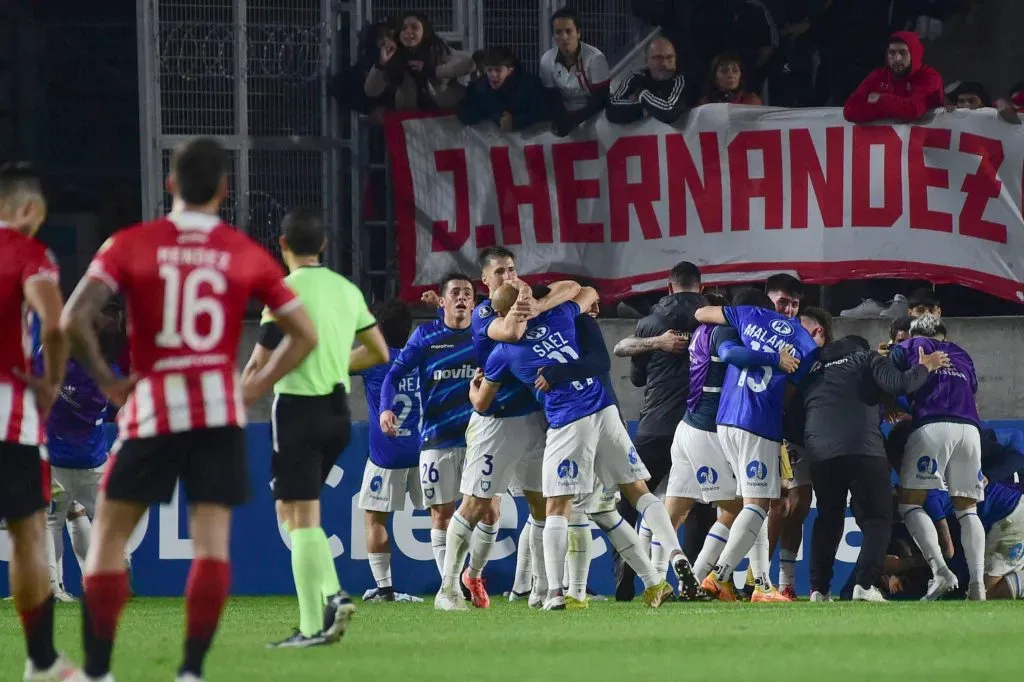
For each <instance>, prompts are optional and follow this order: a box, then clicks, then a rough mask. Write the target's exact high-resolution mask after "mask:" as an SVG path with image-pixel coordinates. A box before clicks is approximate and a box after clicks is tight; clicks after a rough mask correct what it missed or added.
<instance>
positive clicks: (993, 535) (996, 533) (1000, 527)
mask: <svg viewBox="0 0 1024 682" xmlns="http://www.w3.org/2000/svg"><path fill="white" fill-rule="evenodd" d="M1022 569H1024V504H1021V503H1020V502H1018V503H1017V507H1016V509H1014V510H1013V511H1012V512H1010V515H1009V516H1007V517H1006V518H1005V519H1003V520H1001V521H997V522H996V524H995V525H994V526H992V529H991V530H990V531H989V532H988V535H986V536H985V575H991V576H1003V575H1006V574H1007V573H1014V572H1016V571H1020V570H1022Z"/></svg>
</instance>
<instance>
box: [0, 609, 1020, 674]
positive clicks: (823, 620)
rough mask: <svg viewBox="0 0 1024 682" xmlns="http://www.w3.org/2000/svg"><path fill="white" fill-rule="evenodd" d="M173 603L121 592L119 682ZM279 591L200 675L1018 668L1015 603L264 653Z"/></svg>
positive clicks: (760, 614) (556, 627)
mask: <svg viewBox="0 0 1024 682" xmlns="http://www.w3.org/2000/svg"><path fill="white" fill-rule="evenodd" d="M80 618H81V616H80V610H79V606H78V605H76V604H71V605H64V604H58V610H57V642H58V648H59V649H60V650H62V651H64V652H65V653H67V654H69V655H70V656H71V657H72V658H73V659H74V660H76V661H79V662H80V661H81V628H80ZM182 620H183V616H182V602H181V600H180V599H136V600H134V601H133V602H131V603H130V604H129V606H128V608H127V610H126V612H125V614H124V617H123V618H122V620H121V626H120V635H121V636H120V639H119V641H118V643H117V648H116V650H115V652H114V672H115V675H116V676H117V679H118V682H152V681H154V680H155V681H162V680H166V681H170V680H173V679H174V672H175V669H176V666H177V665H178V663H179V659H180V653H179V652H180V648H181V644H180V642H181V631H182ZM297 621H298V613H297V607H296V604H295V600H294V599H288V598H278V597H240V598H235V599H232V600H231V602H230V603H229V606H228V608H227V611H226V612H225V617H224V620H223V621H222V623H221V628H220V632H219V634H218V637H217V641H216V642H215V645H214V649H213V652H212V653H211V655H210V657H209V660H208V662H207V667H206V680H207V682H228V681H231V682H234V681H235V680H238V681H240V682H241V681H245V682H269V681H271V680H275V681H276V680H295V681H296V682H298V681H302V682H307V681H308V682H313V681H316V680H325V681H326V680H332V681H334V680H359V681H362V680H367V681H369V682H392V681H394V682H399V681H405V680H410V681H411V680H415V681H416V682H432V681H434V680H437V681H438V682H441V681H444V682H451V681H452V680H472V681H473V682H477V681H485V680H521V681H523V682H536V681H541V680H558V681H559V682H566V681H575V680H580V681H586V682H593V681H594V680H617V681H621V682H633V681H634V680H657V681H659V682H660V681H668V680H718V681H725V680H735V681H743V680H757V681H759V682H760V681H767V680H785V681H787V682H792V681H794V680H814V681H816V682H838V681H839V680H855V681H856V682H865V681H867V682H878V681H880V680H901V681H908V680H925V681H927V682H936V681H938V680H956V681H957V682H962V681H963V680H968V679H974V680H994V679H1001V678H1005V676H1006V675H1007V673H1008V671H1015V670H1019V669H1020V660H1021V650H1022V642H1024V611H1022V609H1021V605H1019V604H1016V603H1008V602H988V603H984V604H977V603H967V602H944V603H938V604H924V605H922V604H919V603H897V604H888V605H886V604H849V603H831V604H810V603H806V602H803V603H799V604H770V605H750V604H700V605H697V604H666V605H665V606H664V607H662V608H661V609H659V610H649V609H645V608H643V607H642V605H641V604H640V603H639V601H636V602H633V603H632V604H616V603H614V602H601V603H595V604H592V605H591V607H590V609H588V610H586V611H581V612H559V613H544V612H538V611H531V610H529V609H528V608H527V607H526V604H525V603H524V602H516V603H515V604H509V603H507V602H505V601H503V600H502V599H500V598H496V599H495V601H494V604H493V606H492V608H491V609H490V610H488V611H479V610H472V611H470V612H468V613H438V612H435V611H434V610H433V605H432V604H431V602H430V601H429V600H428V601H427V602H426V603H424V604H407V603H405V604H399V603H391V604H377V603H373V604H359V610H358V612H357V613H356V616H355V618H354V620H353V622H352V626H351V628H350V630H349V632H348V634H347V635H346V636H345V638H344V639H343V640H342V641H341V642H340V643H338V644H336V645H334V646H327V647H320V648H314V649H306V650H299V651H276V650H269V649H266V648H265V646H264V645H265V644H266V643H267V642H268V641H271V640H275V639H280V638H283V637H285V636H287V635H288V634H290V633H291V630H292V627H293V625H294V624H295V623H296V622H297ZM24 660H25V657H24V647H23V643H22V637H21V630H20V626H19V624H18V619H17V615H16V614H15V613H14V609H13V607H12V606H11V603H10V602H4V603H3V604H2V605H0V680H19V679H21V677H20V676H21V672H22V666H23V665H24Z"/></svg>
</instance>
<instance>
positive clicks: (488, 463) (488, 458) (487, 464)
mask: <svg viewBox="0 0 1024 682" xmlns="http://www.w3.org/2000/svg"><path fill="white" fill-rule="evenodd" d="M480 473H481V474H483V475H484V476H490V475H491V474H493V473H494V455H484V468H483V469H481V470H480Z"/></svg>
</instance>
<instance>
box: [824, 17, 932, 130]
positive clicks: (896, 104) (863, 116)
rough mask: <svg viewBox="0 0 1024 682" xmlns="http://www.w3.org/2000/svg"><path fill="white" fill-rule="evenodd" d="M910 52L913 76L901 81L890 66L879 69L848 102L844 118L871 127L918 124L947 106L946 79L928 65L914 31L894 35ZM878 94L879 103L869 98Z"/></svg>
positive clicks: (844, 108)
mask: <svg viewBox="0 0 1024 682" xmlns="http://www.w3.org/2000/svg"><path fill="white" fill-rule="evenodd" d="M892 40H901V41H903V42H905V43H906V44H907V47H908V48H909V49H910V73H909V74H907V77H906V78H897V77H896V76H895V75H893V72H892V71H891V70H890V69H889V67H888V66H884V67H882V68H880V69H875V70H874V71H872V72H871V73H870V74H868V77H867V78H865V79H864V82H862V83H861V84H860V87H858V88H857V89H856V91H854V93H853V94H852V95H850V98H849V99H847V100H846V105H845V106H844V107H843V116H845V117H846V120H847V121H850V122H852V123H868V122H871V121H877V120H879V119H882V118H892V119H896V120H897V121H917V120H919V119H920V118H921V117H923V116H924V115H925V114H926V113H927V112H928V111H929V110H931V109H937V108H938V107H941V106H942V105H943V103H944V94H943V89H942V76H940V75H939V72H938V71H936V70H935V69H933V68H932V67H930V66H927V65H925V63H924V46H922V45H921V41H920V40H919V39H918V37H917V34H916V33H914V32H913V31H899V32H897V33H894V34H892ZM875 93H877V94H878V99H877V100H876V101H875V102H869V101H868V96H869V95H871V94H875Z"/></svg>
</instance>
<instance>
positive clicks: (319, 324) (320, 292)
mask: <svg viewBox="0 0 1024 682" xmlns="http://www.w3.org/2000/svg"><path fill="white" fill-rule="evenodd" d="M284 281H285V282H286V283H287V284H288V286H289V287H290V288H291V290H292V291H294V292H295V295H296V296H298V297H299V300H300V301H302V305H303V306H305V308H306V312H307V313H308V314H309V317H310V318H311V319H312V320H313V324H314V325H316V333H317V337H318V338H319V343H317V346H316V348H314V349H313V352H312V353H310V354H309V355H307V356H306V359H305V360H303V361H302V364H300V365H299V366H298V367H296V368H295V369H293V370H292V371H291V372H290V373H289V374H288V375H286V376H285V377H284V378H283V379H281V380H280V381H278V382H277V383H276V384H274V393H277V394H286V395H303V396H319V395H330V394H331V393H333V392H334V390H335V388H336V387H337V385H338V384H342V385H343V386H344V387H345V392H346V393H350V392H351V387H350V386H349V376H348V366H349V356H350V354H351V352H352V345H353V344H354V343H355V338H356V334H358V333H359V332H362V331H365V330H367V329H369V328H370V327H372V326H374V325H375V324H377V320H375V319H374V317H373V314H372V313H370V310H369V308H367V307H366V299H364V298H363V292H362V291H360V290H359V289H358V288H357V287H356V285H355V284H353V283H352V282H350V281H348V280H347V279H345V278H344V277H342V276H341V275H339V274H338V273H336V272H334V271H332V270H330V269H328V268H325V267H322V266H307V267H301V268H297V269H296V270H295V272H293V273H291V274H290V275H288V276H287V277H286V278H285V280H284ZM260 326H261V327H262V330H261V335H260V345H262V346H265V347H268V348H273V347H276V346H277V344H278V343H280V339H281V331H280V330H279V329H277V325H276V324H275V321H274V316H273V315H272V314H271V312H270V311H269V310H264V311H263V318H262V319H261V320H260ZM275 337H276V338H275Z"/></svg>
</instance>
